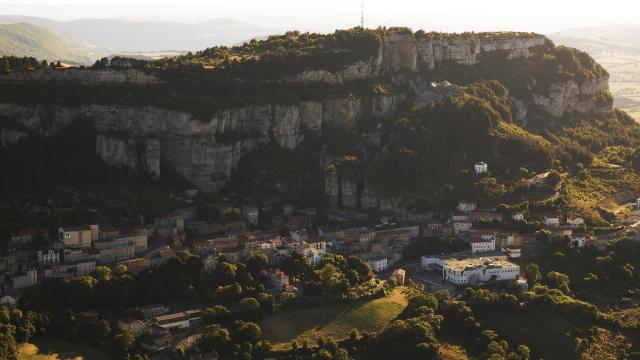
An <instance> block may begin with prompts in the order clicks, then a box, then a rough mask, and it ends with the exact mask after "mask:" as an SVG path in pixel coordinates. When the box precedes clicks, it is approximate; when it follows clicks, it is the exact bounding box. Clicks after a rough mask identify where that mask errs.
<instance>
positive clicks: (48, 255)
mask: <svg viewBox="0 0 640 360" xmlns="http://www.w3.org/2000/svg"><path fill="white" fill-rule="evenodd" d="M59 262H60V252H58V251H55V250H54V249H49V250H47V252H43V251H42V250H38V264H51V263H59Z"/></svg>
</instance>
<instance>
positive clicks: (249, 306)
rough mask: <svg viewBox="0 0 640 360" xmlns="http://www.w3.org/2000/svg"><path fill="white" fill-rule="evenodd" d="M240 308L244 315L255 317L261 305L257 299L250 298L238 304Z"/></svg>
mask: <svg viewBox="0 0 640 360" xmlns="http://www.w3.org/2000/svg"><path fill="white" fill-rule="evenodd" d="M238 307H239V308H240V310H242V312H243V313H246V314H249V315H254V314H256V313H257V312H258V310H259V309H260V303H259V302H258V300H256V298H252V297H249V298H244V299H242V300H240V302H239V303H238Z"/></svg>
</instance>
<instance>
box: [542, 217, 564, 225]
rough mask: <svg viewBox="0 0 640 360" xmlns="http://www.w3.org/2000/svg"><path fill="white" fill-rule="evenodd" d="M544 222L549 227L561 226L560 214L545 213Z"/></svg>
mask: <svg viewBox="0 0 640 360" xmlns="http://www.w3.org/2000/svg"><path fill="white" fill-rule="evenodd" d="M542 222H543V223H544V225H545V226H549V227H558V226H560V216H558V215H544V216H543V217H542Z"/></svg>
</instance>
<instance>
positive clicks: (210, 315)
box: [202, 305, 231, 325]
mask: <svg viewBox="0 0 640 360" xmlns="http://www.w3.org/2000/svg"><path fill="white" fill-rule="evenodd" d="M230 315H231V312H230V311H229V309H227V308H226V307H225V306H223V305H214V306H212V307H210V308H207V309H206V310H205V311H204V314H203V315H202V323H203V324H204V325H211V324H216V323H225V322H227V321H229V317H230Z"/></svg>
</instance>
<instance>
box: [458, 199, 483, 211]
mask: <svg viewBox="0 0 640 360" xmlns="http://www.w3.org/2000/svg"><path fill="white" fill-rule="evenodd" d="M476 206H478V205H477V204H476V202H475V201H467V200H462V201H460V202H459V203H458V207H457V209H458V211H462V212H471V211H473V210H475V209H476Z"/></svg>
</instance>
